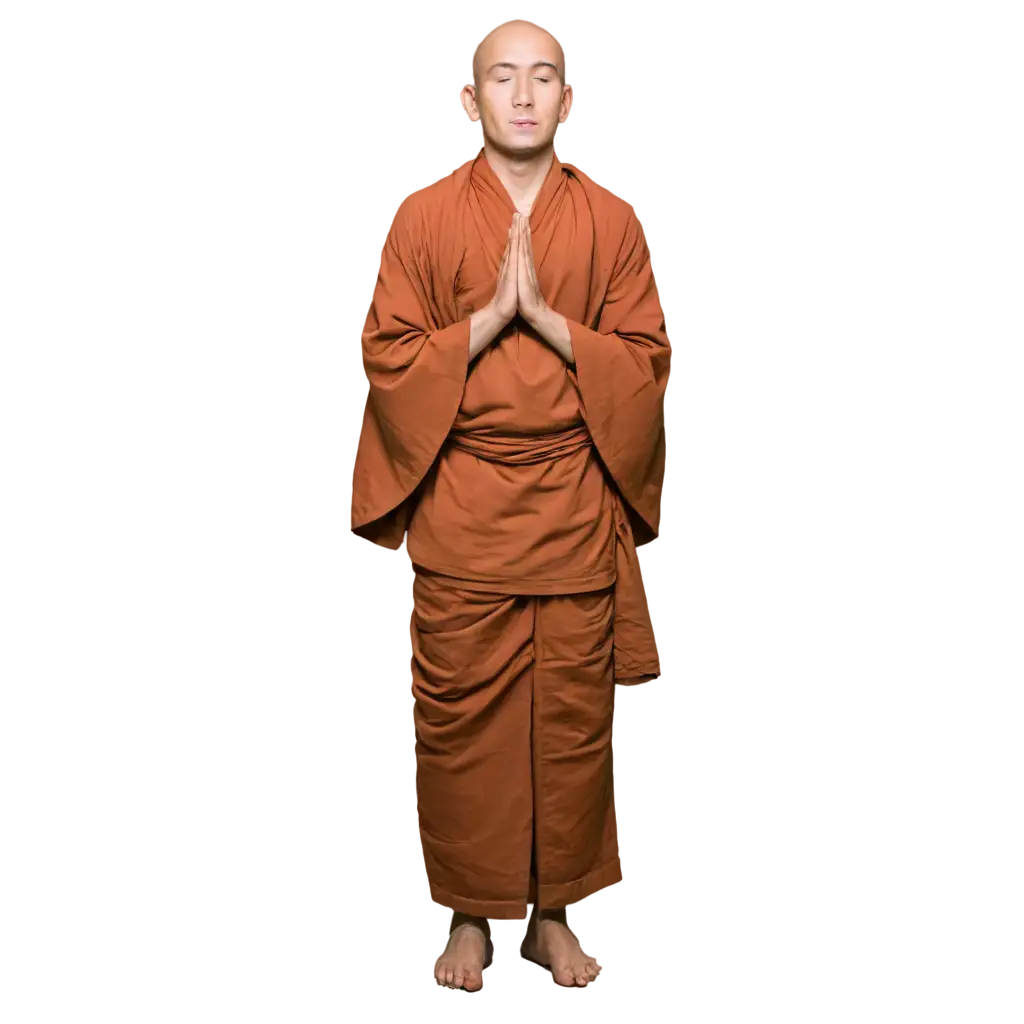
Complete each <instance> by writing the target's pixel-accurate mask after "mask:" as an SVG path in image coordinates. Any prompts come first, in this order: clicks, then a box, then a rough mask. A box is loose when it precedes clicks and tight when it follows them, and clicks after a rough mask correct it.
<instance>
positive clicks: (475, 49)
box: [470, 14, 568, 87]
mask: <svg viewBox="0 0 1024 1024" xmlns="http://www.w3.org/2000/svg"><path fill="white" fill-rule="evenodd" d="M516 31H520V32H521V31H526V32H530V31H531V32H535V33H540V34H541V35H544V36H547V38H548V39H549V40H551V41H552V42H553V43H554V44H555V46H556V47H557V49H558V77H559V79H560V80H561V83H562V85H564V84H565V83H566V82H567V81H568V51H567V47H566V46H565V43H564V41H563V40H561V39H560V38H559V37H558V36H556V35H555V33H554V32H553V31H552V30H551V29H550V28H548V26H547V25H545V24H544V22H543V20H542V19H540V18H535V17H524V16H522V15H519V14H504V15H502V16H500V17H496V18H495V19H494V20H493V22H492V23H490V24H489V25H488V26H487V27H486V28H485V29H484V30H483V32H481V33H480V34H479V35H478V36H477V37H476V39H475V40H473V45H472V48H471V51H470V60H471V67H470V71H471V74H472V82H473V85H474V86H477V87H479V84H480V80H481V79H482V77H483V75H484V74H485V73H486V71H487V69H486V67H484V61H485V60H486V59H487V55H488V50H489V48H490V44H493V43H494V42H495V41H496V40H497V39H498V38H499V37H500V36H501V35H502V34H504V33H508V32H516Z"/></svg>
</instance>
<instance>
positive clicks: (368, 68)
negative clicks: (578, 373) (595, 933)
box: [0, 10, 1024, 1020]
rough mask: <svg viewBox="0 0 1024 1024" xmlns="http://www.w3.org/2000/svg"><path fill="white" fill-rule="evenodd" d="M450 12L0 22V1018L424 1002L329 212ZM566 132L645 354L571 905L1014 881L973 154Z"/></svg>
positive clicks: (274, 1015)
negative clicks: (643, 282) (606, 233)
mask: <svg viewBox="0 0 1024 1024" xmlns="http://www.w3.org/2000/svg"><path fill="white" fill-rule="evenodd" d="M489 15H490V12H487V11H462V12H453V11H447V12H436V11H435V12H423V13H420V12H414V11H402V12H400V13H397V12H395V11H391V12H388V13H384V12H381V13H377V14H374V13H369V12H353V11H342V10H333V11H326V10H325V11H315V10H304V11H303V10H298V11H291V12H286V11H257V12H245V11H240V10H231V11H208V12H202V13H201V12H187V11H164V12H154V13H148V12H141V11H123V12H102V11H92V12H76V13H69V12H57V11H43V12H36V13H32V12H4V13H3V15H2V18H0V95H2V97H3V99H4V102H3V105H2V106H0V137H2V138H3V160H2V162H0V197H2V199H0V202H2V207H0V341H2V344H0V369H2V378H0V488H2V489H0V494H2V504H0V516H2V520H3V529H2V535H0V537H2V541H0V581H2V587H0V701H2V702H0V813H2V818H0V827H2V834H0V839H2V844H0V944H2V949H0V952H2V956H0V1018H3V1019H11V1020H15V1019H16V1020H27V1019H34V1018H35V1019H40V1018H42V1017H44V1016H52V1015H57V1014H68V1013H71V1012H73V1011H77V1012H78V1014H79V1016H80V1017H81V1016H82V1015H85V1014H93V1015H97V1016H99V1017H102V1018H103V1019H105V1020H110V1019H113V1016H114V1015H119V1014H120V1015H127V1016H129V1017H131V1018H133V1019H139V1018H141V1017H143V1016H144V1017H150V1018H152V1017H153V1016H154V1015H156V1014H158V1013H159V1014H161V1015H164V1016H165V1017H166V1016H186V1015H191V1016H200V1015H207V1016H209V1017H211V1018H213V1017H216V1018H217V1019H219V1020H225V1019H230V1018H231V1017H232V1016H234V1017H237V1018H239V1019H256V1018H264V1019H284V1018H286V1017H287V1018H288V1019H290V1020H295V1019H299V1018H301V1017H303V1016H305V1017H307V1018H312V1017H313V1016H316V1015H327V1014H334V1015H339V1014H341V1013H343V1012H347V1011H348V1010H352V1009H355V1008H357V1007H358V1008H364V1010H359V1011H357V1012H358V1013H364V1012H366V1011H367V1010H369V1011H370V1012H374V1011H376V1014H375V1016H382V1017H386V1016H387V1015H388V1014H395V1015H399V1016H400V1017H401V1018H402V1019H404V1017H406V1015H408V1014H409V1013H413V1012H416V1013H421V1012H423V1010H424V1009H425V1008H429V1007H431V1006H433V1005H434V1004H430V1002H428V1001H425V999H426V998H427V997H428V996H427V971H426V959H427V955H428V952H429V949H430V944H431V942H432V941H433V938H434V935H435V932H436V931H437V929H438V926H439V921H438V919H437V916H436V915H433V914H431V913H430V912H429V911H427V910H426V909H423V908H422V907H421V898H420V897H421V894H420V882H419V876H418V869H417V868H416V865H415V864H414V862H413V856H412V843H413V829H412V824H413V821H412V804H411V800H410V798H409V796H408V794H407V792H406V784H404V783H406V762H404V753H406V749H404V742H406V737H404V732H403V729H404V714H406V682H404V678H403V671H404V656H406V650H404V632H403V625H404V604H403V601H404V595H403V589H402V582H403V575H402V567H401V564H400V563H399V562H398V561H397V560H395V559H394V558H392V557H389V556H378V555H369V554H366V553H360V552H357V551H355V550H353V549H352V548H351V547H350V546H349V544H348V543H347V541H346V539H345V537H344V536H343V531H342V525H343V520H344V511H345V492H346V486H347V474H348V467H349V452H350V444H351V435H352V427H353V423H354V409H355V398H356V371H357V364H356V345H355V342H354V333H353V331H354V324H355V317H356V313H357V310H358V305H359V303H360V302H361V301H364V298H365V295H366V289H367V286H368V284H369V282H370V275H371V272H372V264H371V258H372V245H373V241H374V238H375V236H376V233H377V230H378V228H379V225H380V219H381V216H382V215H383V214H384V213H385V211H386V210H387V206H388V204H389V202H390V199H391V197H392V196H393V195H394V194H395V193H396V191H397V190H398V189H399V188H400V187H401V186H402V185H404V184H406V183H407V182H409V181H410V180H418V179H423V178H426V177H427V176H428V175H429V174H430V173H432V172H433V171H434V170H435V169H436V168H437V166H439V165H440V164H442V163H445V162H447V161H449V160H450V159H451V158H452V157H454V156H455V155H456V154H457V153H458V152H459V151H460V150H461V147H462V146H463V145H464V144H465V143H466V138H465V135H464V133H463V130H462V127H461V125H460V124H459V123H458V122H457V120H456V119H455V117H454V115H453V111H452V92H451V85H452V82H453V80H454V78H455V77H456V76H457V75H459V74H460V73H461V72H462V70H463V67H464V63H465V59H466V54H467V47H468V42H469V39H470V38H471V36H472V34H473V33H474V32H475V31H477V30H478V29H479V27H480V26H481V25H482V24H483V23H484V22H485V20H486V19H487V17H488V16H489ZM396 18H399V19H400V22H396V20H395V19H396ZM428 40H429V46H428V47H425V42H426V41H428ZM590 160H591V163H592V164H593V165H594V168H595V170H596V171H597V172H598V173H599V174H601V175H602V177H603V178H604V179H606V180H607V181H608V183H609V184H611V185H612V186H613V187H616V188H617V189H618V190H620V191H623V193H624V194H625V195H626V196H627V198H629V199H631V200H632V201H633V202H634V203H635V204H636V205H637V212H638V216H639V217H640V219H641V221H642V222H643V224H644V226H645V228H646V229H647V231H648V234H649V237H650V242H651V248H652V250H653V252H654V255H655V258H656V259H657V261H658V267H659V270H660V272H662V278H663V281H664V286H663V287H664V290H665V294H666V299H667V303H668V305H669V307H670V310H671V312H672V314H673V317H674V321H675V322H676V326H677V339H678V347H679V362H678V386H677V394H678V395H679V396H680V401H679V403H678V406H677V413H676V418H675V422H676V425H675V426H674V428H673V429H674V434H673V436H674V437H676V438H678V440H677V443H676V445H675V449H676V450H677V452H678V454H676V455H675V456H674V457H675V459H676V460H677V461H676V462H675V463H674V469H673V478H672V479H673V482H672V484H671V485H670V488H669V504H670V522H671V524H672V525H671V528H670V537H669V544H668V545H667V547H669V548H670V549H672V550H671V551H668V552H665V553H662V554H657V555H655V556H653V558H652V559H651V565H650V569H651V575H652V583H653V591H654V595H655V605H656V608H655V612H656V615H657V616H658V622H659V632H660V635H662V636H663V637H667V638H670V639H671V638H677V639H676V643H677V646H676V647H675V648H673V647H671V644H670V649H669V651H668V653H669V655H670V656H669V660H670V663H671V667H672V670H673V671H670V676H672V675H673V672H674V674H675V677H676V678H675V679H672V678H670V679H669V680H667V682H666V684H665V685H664V686H663V687H662V689H660V690H659V691H657V692H656V694H654V695H649V696H648V695H643V696H641V695H632V696H631V697H629V698H627V699H626V700H624V706H623V714H622V723H623V724H622V736H623V743H622V749H623V753H622V761H623V767H622V777H623V785H624V791H625V793H626V795H627V800H628V805H629V809H630V813H631V816H632V819H633V821H632V830H631V836H635V837H636V838H635V840H634V841H633V842H634V851H635V852H634V855H632V856H631V871H633V873H634V874H635V876H639V874H645V876H646V877H647V879H648V882H647V885H646V887H645V886H644V885H643V884H641V883H640V881H638V879H637V878H634V880H633V881H632V882H630V883H629V885H628V886H627V887H626V888H625V889H624V890H623V892H622V893H621V894H620V896H618V897H616V899H615V900H612V901H611V905H610V906H608V907H606V908H605V909H606V910H607V911H612V910H613V911H616V912H637V911H643V912H647V913H650V912H658V911H660V912H666V911H668V912H710V913H737V912H739V913H742V912H756V911H761V912H764V911H768V912H791V913H792V912H857V911H858V910H860V911H865V910H866V911H878V910H886V911H888V912H910V911H912V912H926V913H927V912H932V913H935V912H948V911H949V910H950V909H952V910H956V911H957V912H981V911H984V912H988V913H998V912H1007V911H1008V910H1016V911H1019V910H1020V908H1021V906H1022V905H1024V881H1022V878H1021V869H1020V867H1019V866H1018V864H1019V863H1024V857H1018V853H1019V852H1020V851H1021V850H1024V837H1022V826H1021V820H1022V816H1021V797H1022V794H1021V781H1020V780H1021V779H1022V778H1024V772H1022V770H1021V768H1022V766H1021V763H1020V754H1019V753H1018V745H1019V744H1017V743H1015V737H1016V736H1017V735H1019V730H1020V727H1021V725H1022V724H1024V708H1022V701H1021V696H1020V689H1019V686H1018V685H1017V684H1018V683H1019V682H1020V680H1021V653H1020V650H1019V648H1017V647H1016V646H1015V645H1014V643H1013V637H1014V635H1015V634H1014V631H1015V629H1016V628H1017V626H1019V623H1020V618H1019V617H1018V612H1019V610H1020V605H1019V603H1017V604H1015V603H1014V601H1015V600H1016V601H1018V602H1019V599H1020V598H1019V590H1018V588H1017V584H1018V583H1019V582H1020V579H1021V574H1020V571H1019V562H1017V561H1014V560H1013V559H1012V558H1010V556H1006V555H999V554H997V553H996V554H992V553H991V552H989V553H987V554H986V553H984V552H982V553H980V554H979V549H982V548H986V547H987V548H992V547H995V548H1005V547H1010V546H1013V547H1017V546H1019V545H1020V540H1021V538H1020V529H1021V526H1020V523H1021V522H1022V521H1024V517H1022V516H1021V515H1020V514H1019V513H1020V510H1021V506H1022V504H1024V493H1022V488H1021V479H1020V471H1019V466H1020V461H1019V460H1017V461H1015V458H1014V457H1015V455H1019V453H1020V441H1021V403H1020V400H1019V396H1020V390H1021V386H1020V383H1019V382H1020V377H1019V376H1014V375H1015V374H1019V362H1016V361H1015V360H1019V359H1020V358H1021V357H1022V353H1021V352H1020V350H1019V349H1016V348H1015V347H1014V339H1015V338H1018V337H1019V332H1020V328H1021V319H1022V317H1021V304H1020V297H1019V295H1016V293H1015V287H1014V280H1015V278H1014V275H1015V273H1017V272H1018V271H1019V270H1020V262H1019V260H1020V253H1019V251H1015V250H1014V249H1013V248H1012V240H1013V239H1014V238H1015V237H1016V238H1018V239H1019V230H1020V226H1021V222H1022V218H1024V203H1022V199H1021V186H1020V184H1019V181H1020V180H1021V175H1020V173H1019V172H1020V166H1019V165H1015V164H1014V163H1013V162H1012V161H1010V160H1008V159H1001V160H998V159H993V158H985V159H978V160H971V159H965V158H958V159H949V160H938V159H936V158H919V159H918V160H916V161H912V160H907V159H902V160H897V161H894V160H893V159H892V158H886V159H885V160H871V159H869V158H863V157H859V158H847V159H835V158H833V159H827V160H826V159H822V158H815V159H813V160H811V159H809V158H808V159H802V158H800V157H793V156H791V157H786V158H784V159H783V158H777V157H766V158H764V159H754V158H750V157H746V158H730V159H723V158H714V157H705V158H690V159H687V160H683V159H680V158H657V159H655V158H647V159H644V158H642V157H640V156H634V157H632V158H629V159H628V160H624V159H623V158H622V157H616V158H613V159H612V158H609V159H608V160H606V161H602V160H600V159H599V158H598V157H594V156H592V157H591V158H590ZM1015 231H1016V232H1017V233H1016V234H1015V233H1014V232H1015ZM972 267H973V268H974V270H973V271H972ZM937 353H941V354H940V355H939V360H940V361H939V362H936V364H935V365H930V366H927V367H925V366H923V365H922V360H923V359H928V360H934V359H935V357H936V355H937ZM908 410H909V411H910V412H908ZM911 414H912V415H911ZM937 445H941V446H943V447H944V452H945V457H944V458H943V459H942V460H939V459H937V458H927V457H926V455H927V454H928V453H934V452H935V449H936V446H937ZM855 502H859V503H861V504H860V507H856V506H855V505H854V504H853V503H855ZM922 546H925V547H930V548H932V549H933V550H932V551H931V552H929V551H924V552H915V553H914V552H911V553H909V554H908V553H907V552H905V551H903V552H901V551H899V550H896V551H889V552H886V551H885V549H887V548H889V549H892V548H896V549H900V548H902V549H905V548H908V547H922ZM801 547H805V548H806V547H810V548H813V549H818V550H816V551H810V552H808V551H804V552H801V551H799V550H795V549H798V548H801ZM858 548H859V549H870V550H871V551H872V552H873V555H872V556H871V557H876V558H882V559H888V560H884V561H882V562H879V563H877V564H874V565H873V568H872V564H871V563H865V562H864V561H862V560H861V556H860V555H858V552H857V549H858ZM953 548H962V549H966V550H964V551H961V552H958V553H956V555H955V557H958V558H959V561H957V562H956V563H955V566H954V567H952V568H950V566H951V565H952V563H951V562H949V560H948V558H949V551H950V549H953ZM744 549H746V550H744ZM750 549H757V550H750ZM843 549H846V550H843ZM1018 557H1019V556H1018ZM772 558H774V559H775V561H771V560H770V559H772ZM851 558H852V559H853V560H851ZM737 559H738V561H737ZM766 559H768V560H767V561H766ZM808 559H810V561H808ZM908 559H910V561H908ZM913 559H916V560H915V561H914V560H913ZM922 559H924V561H923V560H922ZM950 573H952V574H951V575H950ZM957 573H958V574H957ZM950 580H952V581H953V583H954V584H955V586H953V587H950V585H949V582H950ZM801 581H803V582H801ZM944 588H945V589H944ZM893 593H895V594H896V595H897V598H895V599H893V603H891V605H890V606H889V607H890V610H891V613H892V614H891V615H888V614H879V613H874V614H873V615H872V613H871V612H866V613H865V612H864V609H865V607H866V608H877V607H879V603H878V602H879V601H880V597H881V596H882V595H883V594H889V595H890V597H891V595H892V594H893ZM899 595H903V599H902V600H900V599H899ZM908 595H909V596H908ZM956 600H959V601H961V602H962V603H961V606H958V607H955V606H954V607H952V608H951V606H950V602H951V601H952V602H954V603H955V601H956ZM844 602H845V603H844ZM822 607H824V608H825V609H826V610H825V612H824V613H823V614H822V611H821V609H822ZM828 609H830V610H828ZM701 615H702V616H703V617H702V618H701V617H700V616H701ZM900 615H902V616H903V618H900V617H899V616H900ZM892 616H895V618H894V617H892ZM809 624H810V625H809ZM894 624H895V625H894ZM686 629H689V630H690V631H691V639H692V641H693V642H692V643H680V642H679V641H678V638H680V637H684V636H686V634H685V630H686ZM822 630H824V633H823V634H822V632H821V631H822ZM829 630H831V633H829V632H828V631H829ZM681 631H682V632H681ZM979 631H980V633H979ZM822 636H823V637H824V639H822ZM716 637H720V638H721V639H720V640H719V641H718V642H716ZM737 637H738V638H739V639H738V641H737ZM811 640H813V641H814V642H809V641H811ZM936 642H940V643H945V644H946V647H945V648H942V654H943V656H942V657H938V656H931V657H930V652H932V653H933V654H934V651H935V647H934V645H935V643H936ZM700 643H702V645H703V646H702V647H700V646H699V644H700ZM865 652H866V653H865ZM688 659H689V660H688ZM910 811H912V812H913V813H910ZM766 844H767V845H766ZM771 844H774V847H772V846H771ZM815 851H817V855H815ZM923 858H924V859H923ZM637 865H640V866H639V867H638V866H637ZM865 865H867V866H865ZM641 868H642V869H641ZM809 870H811V871H817V877H816V878H815V879H814V880H813V884H810V885H809V884H808V881H807V880H808V871H809ZM929 871H931V873H929ZM901 880H902V881H901ZM914 880H916V881H914ZM943 896H944V897H945V902H943ZM872 901H873V902H872ZM419 978H422V982H420V983H417V982H414V981H412V980H411V979H419ZM371 1008H372V1009H371ZM602 1009H603V1010H604V1011H606V1012H607V1011H609V1010H610V1008H594V1007H591V1008H588V1013H589V1014H591V1015H594V1014H597V1015H598V1016H599V1015H600V1011H601V1010H602ZM780 1009H781V1008H780ZM726 1010H727V1008H725V1007H720V1008H718V1009H717V1010H703V1011H701V1019H717V1016H716V1015H717V1013H718V1012H723V1013H724V1012H726ZM506 1012H507V1008H502V1007H495V1006H492V1007H488V1009H487V1013H488V1014H490V1015H497V1016H501V1015H502V1014H503V1013H506ZM510 1012H515V1011H514V1008H513V1010H512V1011H510ZM532 1012H537V1013H543V1012H544V1008H540V1009H534V1010H532ZM851 1012H853V1011H851ZM928 1012H929V1013H930V1014H931V1015H932V1016H933V1018H934V1019H936V1020H938V1019H940V1018H939V1016H938V1015H937V1014H936V1013H935V1012H934V1011H931V1010H930V1011H928ZM676 1013H678V1011H677V1012H676ZM784 1013H785V1017H786V1019H790V1020H793V1019H797V1011H795V1010H792V1009H790V1010H785V1011H784ZM828 1013H829V1015H830V1016H831V1017H833V1019H836V1020H840V1019H841V1016H840V1015H839V1014H838V1012H837V1011H834V1010H829V1011H828Z"/></svg>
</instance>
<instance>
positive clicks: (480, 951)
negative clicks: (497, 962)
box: [434, 911, 494, 992]
mask: <svg viewBox="0 0 1024 1024" xmlns="http://www.w3.org/2000/svg"><path fill="white" fill-rule="evenodd" d="M493 955H494V946H493V945H492V944H491V926H490V925H489V924H488V923H487V918H486V917H471V916H470V915H469V914H462V913H460V912H459V911H455V912H454V913H453V914H452V924H451V928H450V929H449V932H448V945H447V946H445V948H444V952H443V953H442V954H441V955H440V956H439V957H438V958H437V963H435V964H434V980H435V981H436V982H437V983H438V985H445V986H447V987H448V988H464V989H465V990H466V991H467V992H476V991H477V989H480V988H483V984H484V979H483V974H482V972H483V969H484V968H485V967H490V965H491V958H492V956H493Z"/></svg>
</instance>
